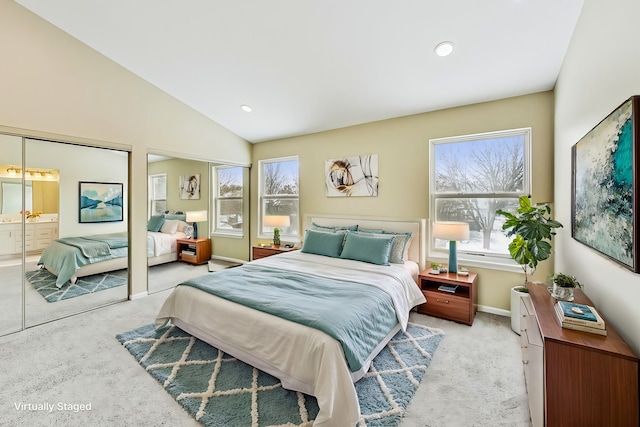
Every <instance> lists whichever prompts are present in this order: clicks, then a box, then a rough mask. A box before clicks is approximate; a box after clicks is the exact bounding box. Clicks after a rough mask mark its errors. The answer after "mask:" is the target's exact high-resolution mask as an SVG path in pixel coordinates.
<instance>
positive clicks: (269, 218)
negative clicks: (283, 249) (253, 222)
mask: <svg viewBox="0 0 640 427" xmlns="http://www.w3.org/2000/svg"><path fill="white" fill-rule="evenodd" d="M290 225H291V219H290V218H289V215H265V217H264V226H265V227H273V247H274V248H279V247H280V228H282V227H289V226H290Z"/></svg>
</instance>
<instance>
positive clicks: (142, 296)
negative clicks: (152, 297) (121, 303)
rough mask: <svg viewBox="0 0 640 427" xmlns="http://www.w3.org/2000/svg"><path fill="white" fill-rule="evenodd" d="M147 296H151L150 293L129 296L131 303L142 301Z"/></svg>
mask: <svg viewBox="0 0 640 427" xmlns="http://www.w3.org/2000/svg"><path fill="white" fill-rule="evenodd" d="M147 296H149V292H147V291H144V292H140V293H139V294H134V295H129V300H130V301H134V300H137V299H141V298H144V297H147Z"/></svg>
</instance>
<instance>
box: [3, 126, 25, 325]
mask: <svg viewBox="0 0 640 427" xmlns="http://www.w3.org/2000/svg"><path fill="white" fill-rule="evenodd" d="M0 146H1V147H2V150H1V151H0V335H5V334H8V333H11V332H16V331H19V330H21V329H22V320H23V316H22V314H23V299H22V281H23V277H24V268H23V262H22V261H23V259H22V241H21V240H20V239H19V236H20V235H21V234H22V227H23V223H22V216H21V214H20V211H21V210H22V209H23V194H24V193H25V191H26V192H27V194H28V193H29V190H28V189H27V188H25V187H24V186H23V185H22V184H23V182H22V175H21V173H20V171H21V170H22V138H21V137H18V136H13V135H3V134H0Z"/></svg>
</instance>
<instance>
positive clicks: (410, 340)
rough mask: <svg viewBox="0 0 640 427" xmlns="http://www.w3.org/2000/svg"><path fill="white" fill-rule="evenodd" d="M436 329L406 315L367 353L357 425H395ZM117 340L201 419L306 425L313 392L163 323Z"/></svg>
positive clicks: (267, 426) (212, 425)
mask: <svg viewBox="0 0 640 427" xmlns="http://www.w3.org/2000/svg"><path fill="white" fill-rule="evenodd" d="M443 336H444V332H443V331H441V330H440V329H435V328H428V327H426V326H422V325H417V324H413V323H409V325H408V327H407V331H406V333H405V332H402V331H400V332H398V334H396V336H395V337H394V338H393V339H392V340H391V341H390V342H389V344H387V346H386V347H385V348H384V349H383V350H382V351H381V352H380V354H378V356H376V357H375V359H374V360H373V362H372V365H371V368H370V370H369V372H368V373H367V374H366V375H365V377H364V378H362V379H361V380H359V381H358V382H357V383H356V384H355V385H356V392H357V394H358V401H359V402H360V412H361V415H362V416H361V419H360V421H359V423H358V426H362V427H364V426H376V427H396V426H397V425H398V424H399V423H400V421H401V419H402V417H403V416H404V413H405V410H406V408H407V406H408V405H409V402H410V401H411V399H412V397H413V395H414V393H415V391H416V390H417V389H418V386H419V385H420V381H421V380H422V377H423V375H424V373H425V372H426V370H427V367H428V366H429V364H430V362H431V358H432V357H433V354H434V352H435V350H436V348H437V347H438V344H440V341H441V339H442V337H443ZM116 338H117V339H118V341H120V343H121V344H122V345H124V346H125V348H127V350H129V352H130V353H131V354H132V355H133V356H134V357H135V359H136V360H137V361H138V362H139V363H140V364H141V365H142V366H143V367H144V368H145V369H146V371H147V372H148V373H149V374H151V375H152V376H153V377H154V378H155V379H156V380H158V381H159V382H160V384H161V385H162V386H163V388H164V389H165V390H166V391H167V392H168V393H169V394H170V395H171V396H172V397H173V398H174V399H175V400H176V401H177V402H178V403H180V405H182V406H183V408H184V409H185V410H186V411H187V412H188V413H189V415H191V416H192V417H193V418H195V419H196V420H197V421H198V422H199V423H200V424H202V425H204V426H206V427H275V426H290V427H294V426H298V427H307V426H311V425H312V424H313V420H314V419H315V417H316V415H317V414H318V404H317V401H316V399H315V397H313V396H309V395H306V394H303V393H299V392H295V391H290V390H286V389H284V388H282V385H281V383H280V380H278V379H277V378H275V377H273V376H271V375H269V374H267V373H265V372H262V371H260V370H258V369H256V368H253V367H252V366H250V365H247V364H246V363H244V362H242V361H240V360H238V359H235V358H233V357H231V356H230V355H228V354H226V353H224V352H222V351H220V350H218V349H216V348H215V347H212V346H210V345H209V344H207V343H205V342H203V341H200V340H199V339H197V338H194V337H192V336H191V335H189V334H188V333H186V332H184V331H182V330H181V329H179V328H177V327H175V326H172V325H167V326H164V327H162V328H159V329H157V330H156V329H154V327H153V325H151V324H149V325H146V326H142V327H140V328H137V329H134V330H132V331H129V332H125V333H122V334H118V335H117V336H116Z"/></svg>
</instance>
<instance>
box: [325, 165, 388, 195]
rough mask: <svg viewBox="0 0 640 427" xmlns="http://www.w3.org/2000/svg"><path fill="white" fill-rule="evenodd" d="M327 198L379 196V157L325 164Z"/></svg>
mask: <svg viewBox="0 0 640 427" xmlns="http://www.w3.org/2000/svg"><path fill="white" fill-rule="evenodd" d="M324 165H325V166H324V172H325V184H326V188H327V197H349V196H370V197H374V196H377V195H378V155H377V154H372V155H366V156H354V157H343V158H340V159H331V160H326V161H325V164H324Z"/></svg>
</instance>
